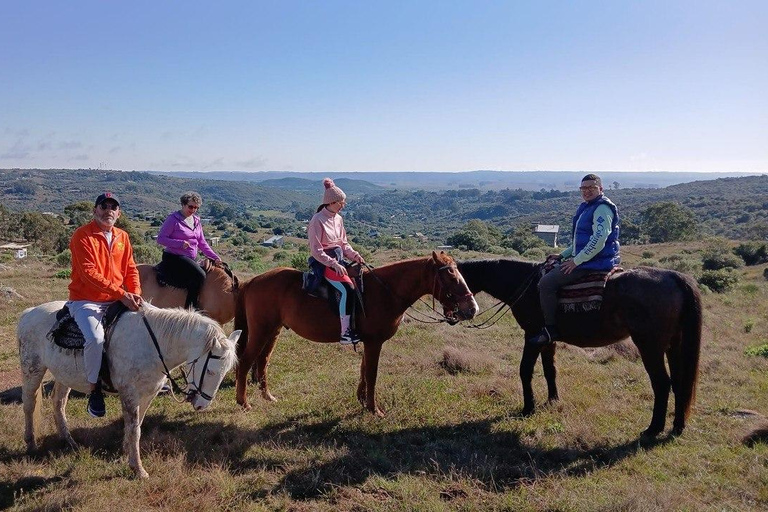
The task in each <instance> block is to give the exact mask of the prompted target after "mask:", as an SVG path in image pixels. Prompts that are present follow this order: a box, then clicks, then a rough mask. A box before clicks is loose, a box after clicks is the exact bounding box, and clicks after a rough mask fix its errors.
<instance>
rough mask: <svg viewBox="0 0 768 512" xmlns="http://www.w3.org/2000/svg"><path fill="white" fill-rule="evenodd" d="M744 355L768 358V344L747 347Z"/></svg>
mask: <svg viewBox="0 0 768 512" xmlns="http://www.w3.org/2000/svg"><path fill="white" fill-rule="evenodd" d="M744 353H745V354H746V355H748V356H761V357H768V343H763V344H762V345H758V346H756V347H749V348H748V349H747V350H745V351H744Z"/></svg>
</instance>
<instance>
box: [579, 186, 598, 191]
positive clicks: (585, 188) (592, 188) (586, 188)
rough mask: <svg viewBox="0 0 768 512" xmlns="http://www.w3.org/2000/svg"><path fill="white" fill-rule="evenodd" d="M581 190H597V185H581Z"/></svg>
mask: <svg viewBox="0 0 768 512" xmlns="http://www.w3.org/2000/svg"><path fill="white" fill-rule="evenodd" d="M579 190H581V191H582V192H586V191H588V190H597V185H592V186H591V187H579Z"/></svg>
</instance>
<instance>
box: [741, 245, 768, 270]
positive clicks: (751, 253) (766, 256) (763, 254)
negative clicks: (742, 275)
mask: <svg viewBox="0 0 768 512" xmlns="http://www.w3.org/2000/svg"><path fill="white" fill-rule="evenodd" d="M733 253H734V254H735V255H736V256H739V257H740V258H741V259H742V260H744V263H745V264H746V265H759V264H761V263H766V262H768V244H766V243H760V242H747V243H743V244H739V245H738V246H736V247H734V248H733Z"/></svg>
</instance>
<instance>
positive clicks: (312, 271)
mask: <svg viewBox="0 0 768 512" xmlns="http://www.w3.org/2000/svg"><path fill="white" fill-rule="evenodd" d="M307 263H308V264H309V270H308V271H306V272H304V273H302V275H301V289H302V290H304V291H305V292H307V293H308V294H309V295H310V296H312V297H317V298H318V299H325V300H326V301H327V302H328V307H330V308H331V311H333V312H334V313H336V314H338V311H339V300H341V294H340V293H339V291H338V290H337V289H336V288H334V287H333V286H331V284H330V283H328V281H326V280H325V278H324V277H323V274H324V273H325V266H324V265H323V264H322V263H320V262H318V261H317V260H315V258H313V257H312V256H310V257H309V259H308V260H307ZM342 265H344V267H345V268H346V269H347V275H349V277H350V279H352V282H353V283H355V300H354V301H353V307H352V311H351V312H350V315H351V318H350V325H351V326H352V327H353V328H354V327H356V325H357V324H356V319H357V315H358V311H359V312H360V313H362V315H363V316H365V308H364V306H363V267H362V265H360V264H359V263H349V262H346V261H342Z"/></svg>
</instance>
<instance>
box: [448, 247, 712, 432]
mask: <svg viewBox="0 0 768 512" xmlns="http://www.w3.org/2000/svg"><path fill="white" fill-rule="evenodd" d="M540 268H541V265H537V264H535V263H530V262H525V261H516V260H506V259H501V260H482V261H466V262H462V263H459V270H460V271H461V273H462V275H463V276H464V278H465V279H466V281H467V284H468V285H469V288H470V290H472V291H473V292H475V293H478V292H486V293H488V294H490V295H491V296H493V297H495V298H496V299H499V300H502V301H504V302H506V303H507V304H508V305H510V306H511V309H512V313H513V314H514V316H515V319H516V320H517V323H518V324H520V327H522V329H523V331H525V339H528V338H529V337H531V336H532V335H534V334H535V333H537V332H539V331H540V330H541V328H542V327H543V326H544V318H543V316H542V313H541V308H540V306H539V292H538V288H537V284H538V281H539V277H540ZM701 316H702V314H701V297H700V294H699V290H698V286H697V285H696V282H695V281H694V280H693V279H692V278H690V277H688V276H686V275H684V274H681V273H679V272H675V271H673V270H664V269H657V268H649V267H638V268H634V269H630V270H627V271H624V272H619V273H615V274H613V276H612V277H610V278H609V280H608V282H607V284H606V287H605V293H604V296H603V305H602V307H601V308H600V310H598V311H594V312H589V313H568V314H560V316H559V317H558V324H559V325H558V327H559V328H560V330H561V332H562V338H563V342H565V343H568V344H571V345H576V346H578V347H602V346H605V345H610V344H611V343H614V342H617V341H620V340H622V339H625V338H627V337H628V336H630V337H631V338H632V341H633V342H634V343H635V345H636V346H637V348H638V350H639V352H640V357H641V358H642V361H643V365H644V366H645V370H646V371H647V372H648V376H649V377H650V379H651V387H652V388H653V394H654V403H653V417H652V419H651V424H650V425H649V427H648V428H647V429H646V430H645V431H644V432H643V434H644V435H646V436H656V435H658V434H659V433H661V432H662V431H663V430H664V424H665V422H666V415H667V402H668V400H669V390H670V385H671V388H672V391H673V392H674V394H675V419H674V423H673V429H672V433H673V434H675V435H677V434H680V433H682V431H683V429H684V428H685V422H686V419H687V417H688V414H689V412H690V408H691V405H692V404H693V401H694V399H695V396H696V382H697V379H698V374H699V351H700V347H701ZM539 353H541V360H542V366H543V369H544V377H545V378H546V380H547V388H548V390H549V400H550V401H555V400H558V393H557V383H556V382H555V380H556V379H555V378H556V375H557V371H556V368H555V344H551V345H549V346H545V347H544V348H539V347H537V346H534V345H531V344H527V343H526V344H525V348H524V349H523V358H522V360H521V361H520V378H521V380H522V383H523V401H524V403H523V411H522V412H523V414H531V413H532V412H533V410H534V407H535V401H534V398H533V388H532V387H531V380H532V378H533V368H534V366H535V364H536V360H537V359H538V357H539ZM665 354H666V357H667V362H668V364H669V370H670V372H671V374H672V376H671V379H670V375H669V373H668V372H667V368H666V366H665V364H664V355H665Z"/></svg>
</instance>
